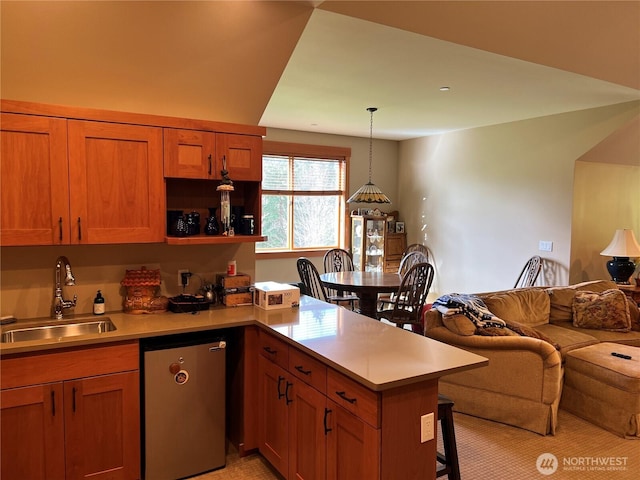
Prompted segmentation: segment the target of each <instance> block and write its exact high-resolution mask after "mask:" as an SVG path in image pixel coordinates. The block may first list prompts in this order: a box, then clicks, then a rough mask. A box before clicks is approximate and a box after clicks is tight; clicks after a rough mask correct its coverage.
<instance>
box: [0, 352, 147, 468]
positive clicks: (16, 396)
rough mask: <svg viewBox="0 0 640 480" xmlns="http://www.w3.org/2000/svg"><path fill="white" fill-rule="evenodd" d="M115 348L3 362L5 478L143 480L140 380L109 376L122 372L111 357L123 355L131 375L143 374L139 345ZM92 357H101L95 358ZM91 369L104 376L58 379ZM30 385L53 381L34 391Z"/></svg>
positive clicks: (0, 422) (0, 416) (0, 415)
mask: <svg viewBox="0 0 640 480" xmlns="http://www.w3.org/2000/svg"><path fill="white" fill-rule="evenodd" d="M111 348H112V347H99V348H96V349H83V352H81V354H78V353H77V352H73V351H68V352H59V353H51V354H36V355H33V356H32V357H30V356H28V355H27V356H19V357H16V358H12V359H4V358H3V360H2V371H3V379H2V384H3V388H2V391H0V405H1V410H0V431H1V441H2V455H1V466H0V478H2V479H3V480H24V479H29V480H39V479H43V480H45V479H46V480H58V479H66V480H70V479H73V480H75V479H82V478H91V479H110V480H135V479H139V478H140V395H139V391H140V383H139V382H140V380H139V372H138V370H137V369H136V370H131V371H123V372H118V373H107V371H108V370H113V369H117V368H118V367H117V365H118V363H119V362H118V359H117V357H116V359H114V358H109V357H111V354H114V355H123V357H121V360H122V361H123V362H126V363H127V365H124V364H123V365H122V366H124V367H126V368H130V367H132V366H134V365H133V361H134V359H135V368H137V344H135V345H130V346H126V348H123V347H122V346H119V347H116V348H115V349H111ZM92 350H96V351H97V352H98V353H96V354H95V355H92V354H91V351H92ZM101 360H104V361H103V362H101ZM77 361H80V362H81V363H80V364H78V363H77ZM70 362H71V363H70ZM93 362H95V363H96V364H97V363H99V362H100V363H101V365H102V366H95V367H94V369H95V370H101V371H97V372H96V373H98V375H95V376H87V377H82V378H76V379H73V380H59V379H57V378H55V377H64V376H65V370H66V371H67V375H69V377H70V378H72V377H75V375H76V373H77V372H78V371H82V370H87V371H88V369H90V368H91V366H92V365H93V364H94V363H93ZM19 369H22V372H21V373H22V374H23V378H24V379H23V380H21V379H20V374H19V373H17V372H16V371H17V370H19ZM47 370H49V371H48V372H47ZM9 372H11V373H9ZM32 372H34V375H33V376H32V375H30V373H32ZM83 373H86V372H83ZM6 377H8V378H6ZM48 377H51V378H48ZM30 378H39V379H44V380H53V381H51V382H47V383H40V384H29V382H30ZM56 380H58V381H56ZM18 382H23V384H24V385H17V383H18Z"/></svg>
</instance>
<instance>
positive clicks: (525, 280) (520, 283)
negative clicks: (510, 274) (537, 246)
mask: <svg viewBox="0 0 640 480" xmlns="http://www.w3.org/2000/svg"><path fill="white" fill-rule="evenodd" d="M540 270H542V258H540V256H538V255H534V256H533V257H531V258H530V259H529V260H527V263H525V264H524V267H523V268H522V271H521V272H520V276H519V277H518V279H517V280H516V284H515V285H514V286H513V288H525V287H533V286H534V285H535V283H536V280H537V279H538V275H540Z"/></svg>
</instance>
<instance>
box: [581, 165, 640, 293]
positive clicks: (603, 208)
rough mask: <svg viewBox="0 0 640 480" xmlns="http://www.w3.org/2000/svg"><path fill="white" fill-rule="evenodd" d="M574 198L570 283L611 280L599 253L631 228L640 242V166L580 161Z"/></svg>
mask: <svg viewBox="0 0 640 480" xmlns="http://www.w3.org/2000/svg"><path fill="white" fill-rule="evenodd" d="M637 158H638V162H639V163H640V157H637ZM573 199H574V200H573V201H574V211H573V222H572V226H573V229H572V230H573V235H572V242H571V269H570V275H569V281H570V283H577V282H582V281H586V280H593V279H596V278H609V274H608V272H607V268H606V262H607V261H608V260H611V257H603V256H601V255H600V252H601V251H602V250H603V249H604V248H605V247H606V246H607V245H609V242H610V241H611V239H612V238H613V232H615V231H616V230H617V229H619V228H630V229H632V230H633V231H634V232H635V235H636V238H637V239H638V240H639V241H640V167H639V166H633V165H616V164H606V163H593V162H583V161H578V162H576V168H575V186H574V190H573Z"/></svg>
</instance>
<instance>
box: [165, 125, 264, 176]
mask: <svg viewBox="0 0 640 480" xmlns="http://www.w3.org/2000/svg"><path fill="white" fill-rule="evenodd" d="M224 161H226V165H227V171H228V172H229V177H230V178H231V180H234V181H235V180H239V181H258V182H259V181H261V180H262V137H259V136H255V135H236V134H232V133H214V132H205V131H199V130H180V129H175V128H165V129H164V176H165V177H166V178H192V179H204V180H221V179H222V174H221V173H220V172H221V170H222V168H223V165H224Z"/></svg>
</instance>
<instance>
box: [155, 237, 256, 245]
mask: <svg viewBox="0 0 640 480" xmlns="http://www.w3.org/2000/svg"><path fill="white" fill-rule="evenodd" d="M266 240H267V237H266V236H264V235H231V236H226V235H192V236H188V237H168V236H167V237H165V242H166V243H167V244H168V245H220V244H227V243H247V242H264V241H266Z"/></svg>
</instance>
